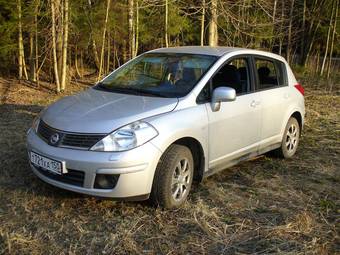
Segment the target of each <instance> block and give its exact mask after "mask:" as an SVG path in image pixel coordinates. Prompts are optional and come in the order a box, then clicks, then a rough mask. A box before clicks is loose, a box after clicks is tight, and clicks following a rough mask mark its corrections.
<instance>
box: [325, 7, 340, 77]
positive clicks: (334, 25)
mask: <svg viewBox="0 0 340 255" xmlns="http://www.w3.org/2000/svg"><path fill="white" fill-rule="evenodd" d="M335 10H336V11H335V18H334V23H333V32H332V41H331V50H330V52H329V61H328V67H327V78H329V76H330V73H331V65H332V55H333V49H334V40H335V33H336V23H337V20H338V12H339V1H336V8H335Z"/></svg>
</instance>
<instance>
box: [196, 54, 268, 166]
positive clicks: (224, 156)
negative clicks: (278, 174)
mask: <svg viewBox="0 0 340 255" xmlns="http://www.w3.org/2000/svg"><path fill="white" fill-rule="evenodd" d="M251 66H252V65H251V58H250V57H248V56H238V57H234V58H233V59H231V60H229V61H227V62H226V63H225V64H223V65H222V66H221V68H220V69H219V70H218V71H217V72H216V73H215V75H214V76H213V77H212V78H211V80H210V82H209V83H208V84H207V86H206V87H205V90H206V91H204V90H203V91H202V92H201V94H204V93H206V94H209V93H210V95H211V93H212V91H213V89H215V88H217V87H221V86H226V87H232V88H234V89H235V90H236V92H237V94H236V95H237V96H236V100H235V101H232V102H224V103H221V105H220V109H219V110H217V111H214V110H213V108H212V106H211V103H210V100H208V102H206V104H205V105H206V110H207V114H208V120H209V131H208V133H209V168H215V167H219V166H221V165H223V164H224V163H225V162H227V161H228V160H232V159H236V158H239V157H241V156H243V155H245V154H247V153H250V152H252V151H256V149H257V144H258V142H259V136H260V127H261V103H260V100H259V98H258V96H257V94H256V93H253V89H254V77H253V70H251ZM208 98H209V96H208ZM210 98H211V96H210Z"/></svg>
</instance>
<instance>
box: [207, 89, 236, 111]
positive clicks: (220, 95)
mask: <svg viewBox="0 0 340 255" xmlns="http://www.w3.org/2000/svg"><path fill="white" fill-rule="evenodd" d="M235 99H236V91H235V89H233V88H230V87H218V88H216V89H214V91H213V94H212V99H211V108H212V110H213V111H214V112H216V111H218V110H220V107H221V102H231V101H235Z"/></svg>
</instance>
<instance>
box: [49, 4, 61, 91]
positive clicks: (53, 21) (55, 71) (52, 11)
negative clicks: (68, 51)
mask: <svg viewBox="0 0 340 255" xmlns="http://www.w3.org/2000/svg"><path fill="white" fill-rule="evenodd" d="M51 14H52V27H51V29H52V51H53V67H54V78H55V83H56V85H57V93H59V92H60V83H59V74H58V59H57V46H56V23H55V0H51Z"/></svg>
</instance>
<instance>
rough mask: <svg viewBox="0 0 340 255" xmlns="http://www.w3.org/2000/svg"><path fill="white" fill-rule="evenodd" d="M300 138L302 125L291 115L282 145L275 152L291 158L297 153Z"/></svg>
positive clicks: (280, 155)
mask: <svg viewBox="0 0 340 255" xmlns="http://www.w3.org/2000/svg"><path fill="white" fill-rule="evenodd" d="M299 140H300V125H299V122H298V121H297V120H296V119H295V118H294V117H291V118H290V119H289V120H288V123H287V126H286V128H285V132H284V134H283V138H282V142H281V147H280V148H278V149H277V150H276V151H275V152H276V154H277V155H278V156H279V157H282V158H291V157H292V156H294V154H295V153H296V150H297V147H298V145H299Z"/></svg>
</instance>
